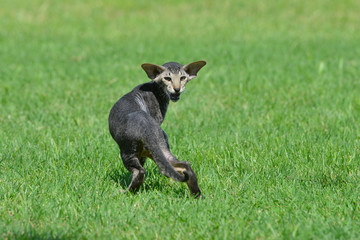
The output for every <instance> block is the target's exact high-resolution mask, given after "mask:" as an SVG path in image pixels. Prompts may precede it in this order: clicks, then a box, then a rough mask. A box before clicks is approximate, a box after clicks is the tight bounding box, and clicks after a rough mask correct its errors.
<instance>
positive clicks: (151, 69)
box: [141, 63, 166, 80]
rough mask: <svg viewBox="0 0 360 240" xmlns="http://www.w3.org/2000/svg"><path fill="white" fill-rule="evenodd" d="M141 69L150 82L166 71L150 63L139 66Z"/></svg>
mask: <svg viewBox="0 0 360 240" xmlns="http://www.w3.org/2000/svg"><path fill="white" fill-rule="evenodd" d="M141 67H142V69H144V71H145V72H146V74H147V75H148V77H149V78H150V79H151V80H156V78H157V77H158V76H159V75H160V74H161V73H163V72H164V71H165V70H166V68H165V67H163V66H159V65H156V64H151V63H144V64H142V65H141Z"/></svg>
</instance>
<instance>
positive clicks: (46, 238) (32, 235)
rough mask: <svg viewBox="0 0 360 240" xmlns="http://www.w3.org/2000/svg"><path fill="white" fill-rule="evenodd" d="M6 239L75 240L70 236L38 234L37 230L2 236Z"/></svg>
mask: <svg viewBox="0 0 360 240" xmlns="http://www.w3.org/2000/svg"><path fill="white" fill-rule="evenodd" d="M2 237H5V238H4V239H17V240H18V239H26V240H33V239H37V240H55V239H57V240H58V239H74V238H73V237H70V236H64V235H62V236H56V235H52V234H47V233H38V232H36V231H35V230H30V231H28V232H27V231H25V232H17V233H10V234H8V235H7V236H2Z"/></svg>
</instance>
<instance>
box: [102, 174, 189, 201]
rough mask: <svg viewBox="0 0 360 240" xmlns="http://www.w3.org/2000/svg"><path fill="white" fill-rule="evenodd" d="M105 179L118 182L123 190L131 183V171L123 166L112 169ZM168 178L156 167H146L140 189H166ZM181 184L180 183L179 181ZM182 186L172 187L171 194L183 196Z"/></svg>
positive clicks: (162, 190)
mask: <svg viewBox="0 0 360 240" xmlns="http://www.w3.org/2000/svg"><path fill="white" fill-rule="evenodd" d="M106 178H107V179H109V180H110V181H113V182H115V183H116V184H118V185H119V186H120V187H121V188H122V189H123V190H124V191H125V190H126V189H127V188H128V186H129V185H130V183H131V173H130V172H129V171H127V170H126V169H124V168H120V169H118V168H116V169H112V170H111V171H109V172H108V173H107V176H106ZM169 181H170V179H169V178H167V177H165V176H162V175H161V174H160V172H159V171H158V170H157V168H156V167H150V168H147V169H146V173H145V181H144V183H143V185H142V186H141V187H140V190H139V192H141V191H161V192H164V191H166V189H167V188H166V187H165V186H167V185H168V184H169ZM179 184H182V183H179ZM184 191H185V190H184V188H182V187H180V186H179V187H176V188H173V189H172V192H173V194H175V196H177V197H179V198H183V197H184V194H185V192H184Z"/></svg>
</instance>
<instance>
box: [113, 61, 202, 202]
mask: <svg viewBox="0 0 360 240" xmlns="http://www.w3.org/2000/svg"><path fill="white" fill-rule="evenodd" d="M205 64H206V62H205V61H197V62H192V63H189V64H186V65H184V66H182V65H181V64H179V63H176V62H169V63H165V64H164V65H162V66H160V65H155V64H150V63H144V64H142V65H141V67H142V68H143V69H144V70H145V72H146V74H147V76H148V77H149V78H150V79H151V80H152V81H150V82H147V83H144V84H141V85H139V86H137V87H135V88H134V89H133V90H132V91H131V92H129V93H128V94H126V95H124V96H123V97H122V98H120V99H119V100H118V101H117V102H116V103H115V105H114V106H113V107H112V109H111V111H110V115H109V129H110V133H111V136H112V137H113V138H114V140H115V141H116V142H117V144H118V145H119V148H120V155H121V158H122V161H123V163H124V166H125V167H126V169H127V170H129V171H130V172H131V173H132V179H131V183H130V185H129V187H128V191H131V192H136V191H137V190H139V188H140V186H141V184H142V183H143V182H144V177H145V169H144V168H143V166H144V163H145V160H146V158H147V157H148V158H151V159H152V160H154V162H155V163H156V165H157V166H158V168H159V170H160V172H161V173H162V174H164V175H165V176H167V177H170V178H172V179H174V180H176V181H179V182H186V183H187V185H188V187H189V189H190V192H191V195H193V196H194V197H196V198H198V197H202V195H201V191H200V188H199V185H198V182H197V178H196V174H195V173H194V171H193V170H192V168H191V166H190V164H189V162H184V161H179V160H178V159H177V158H176V157H175V156H174V155H173V154H172V153H171V152H170V147H169V143H168V137H167V135H166V133H165V131H164V130H162V129H161V126H160V125H161V123H162V122H163V121H164V118H165V114H166V111H167V108H168V105H169V101H170V100H171V101H173V102H177V101H178V100H179V99H180V94H181V93H182V92H183V91H184V90H185V85H186V83H188V82H189V81H190V80H191V79H193V78H195V77H196V75H197V73H198V71H199V70H200V69H201V68H202V67H203V66H205Z"/></svg>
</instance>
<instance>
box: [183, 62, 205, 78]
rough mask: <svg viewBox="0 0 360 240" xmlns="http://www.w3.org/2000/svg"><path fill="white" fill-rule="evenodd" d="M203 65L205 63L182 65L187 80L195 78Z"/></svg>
mask: <svg viewBox="0 0 360 240" xmlns="http://www.w3.org/2000/svg"><path fill="white" fill-rule="evenodd" d="M205 65H206V62H205V61H197V62H192V63H189V64H186V65H184V66H183V69H184V71H185V72H186V73H187V74H188V75H189V78H188V80H191V79H193V78H195V77H196V75H197V73H198V71H199V70H200V69H201V68H202V67H203V66H205Z"/></svg>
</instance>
